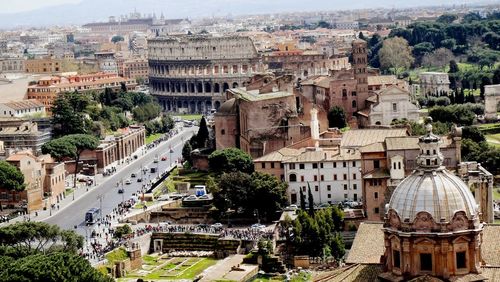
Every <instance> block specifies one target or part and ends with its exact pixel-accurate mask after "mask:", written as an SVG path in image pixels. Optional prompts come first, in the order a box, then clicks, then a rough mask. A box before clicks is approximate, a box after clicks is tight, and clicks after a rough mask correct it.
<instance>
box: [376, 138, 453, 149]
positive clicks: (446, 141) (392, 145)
mask: <svg viewBox="0 0 500 282" xmlns="http://www.w3.org/2000/svg"><path fill="white" fill-rule="evenodd" d="M441 141H442V142H443V143H441V145H440V147H441V148H444V147H448V146H450V145H451V144H452V143H453V140H452V139H451V138H450V137H449V136H445V137H443V138H441ZM385 146H386V147H387V151H392V150H412V149H420V147H419V146H418V136H405V137H387V138H386V139H385Z"/></svg>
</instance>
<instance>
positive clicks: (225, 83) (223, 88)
mask: <svg viewBox="0 0 500 282" xmlns="http://www.w3.org/2000/svg"><path fill="white" fill-rule="evenodd" d="M228 89H229V84H227V82H224V84H223V86H222V92H224V93H226V91H227V90H228Z"/></svg>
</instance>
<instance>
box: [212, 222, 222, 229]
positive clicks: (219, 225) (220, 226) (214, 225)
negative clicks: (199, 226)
mask: <svg viewBox="0 0 500 282" xmlns="http://www.w3.org/2000/svg"><path fill="white" fill-rule="evenodd" d="M222 226H223V225H222V223H220V222H217V223H214V224H212V225H211V227H213V228H222Z"/></svg>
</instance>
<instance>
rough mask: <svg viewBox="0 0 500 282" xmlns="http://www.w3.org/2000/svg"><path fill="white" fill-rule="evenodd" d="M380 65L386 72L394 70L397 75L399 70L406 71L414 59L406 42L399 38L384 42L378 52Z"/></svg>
mask: <svg viewBox="0 0 500 282" xmlns="http://www.w3.org/2000/svg"><path fill="white" fill-rule="evenodd" d="M378 56H379V58H380V65H381V67H382V68H384V69H386V70H390V69H392V70H394V73H396V74H398V72H399V70H400V69H407V68H409V67H410V66H411V64H413V62H414V61H415V59H414V58H413V56H412V55H411V49H410V46H408V41H406V40H405V39H404V38H401V37H394V38H388V39H386V40H384V43H383V45H382V48H381V49H380V50H379V52H378Z"/></svg>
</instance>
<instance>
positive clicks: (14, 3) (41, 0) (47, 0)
mask: <svg viewBox="0 0 500 282" xmlns="http://www.w3.org/2000/svg"><path fill="white" fill-rule="evenodd" d="M80 1H81V0H0V11H1V13H16V12H24V11H30V10H34V9H38V8H42V7H47V6H54V5H60V4H71V3H78V2H80Z"/></svg>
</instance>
